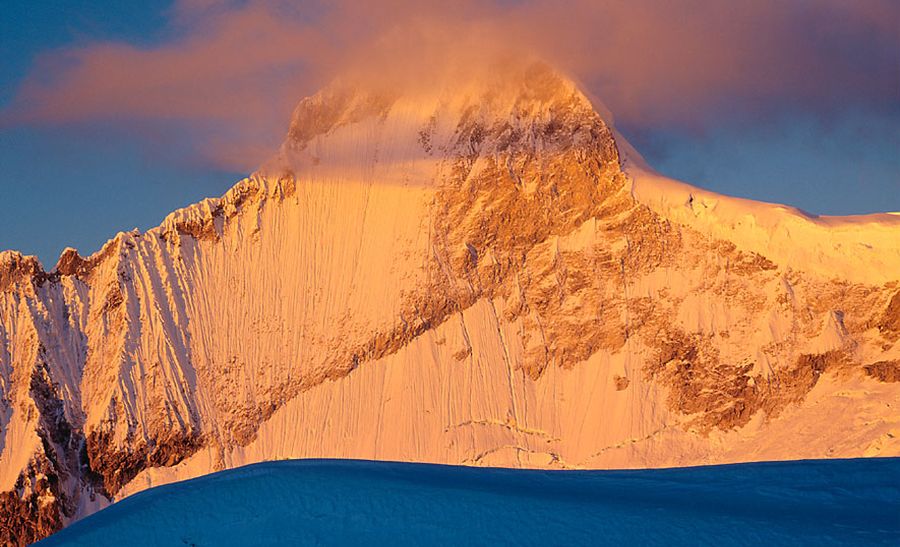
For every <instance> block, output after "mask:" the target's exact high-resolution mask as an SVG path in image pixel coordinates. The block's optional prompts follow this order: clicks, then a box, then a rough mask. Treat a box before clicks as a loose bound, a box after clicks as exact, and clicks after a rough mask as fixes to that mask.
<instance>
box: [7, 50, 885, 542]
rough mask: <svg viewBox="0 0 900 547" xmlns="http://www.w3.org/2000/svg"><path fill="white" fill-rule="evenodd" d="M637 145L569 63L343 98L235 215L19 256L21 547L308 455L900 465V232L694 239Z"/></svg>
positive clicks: (228, 204) (763, 218) (14, 404)
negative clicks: (136, 497)
mask: <svg viewBox="0 0 900 547" xmlns="http://www.w3.org/2000/svg"><path fill="white" fill-rule="evenodd" d="M621 151H625V155H624V156H623V155H622V154H621ZM629 153H630V152H629V149H628V147H627V143H624V141H622V140H621V139H620V138H617V137H616V135H615V134H614V132H613V131H612V129H611V128H610V127H609V125H608V124H607V123H606V122H605V121H604V118H603V117H602V116H601V115H599V114H597V112H596V111H595V109H594V108H593V106H592V104H591V102H590V101H589V100H588V99H587V98H586V97H585V96H584V95H583V94H582V93H581V92H580V91H579V90H578V89H577V87H576V86H575V85H573V84H572V83H571V82H570V81H568V80H566V79H565V78H563V77H561V76H560V75H558V74H557V73H555V72H554V71H553V70H551V69H549V68H548V67H546V66H544V65H539V64H538V65H523V66H521V67H517V68H514V69H510V70H508V71H505V72H499V73H498V74H496V75H495V76H494V77H492V78H486V79H482V80H464V81H461V82H449V83H447V82H445V83H443V84H441V85H440V86H436V87H435V88H433V89H427V90H426V89H416V90H405V89H389V88H387V89H377V90H373V89H359V88H356V87H354V86H352V85H348V84H347V83H346V82H344V83H341V82H338V83H335V84H334V85H333V86H331V87H329V88H327V89H325V90H323V91H322V92H321V93H319V94H318V95H316V96H314V97H311V98H308V99H305V100H303V101H302V102H301V103H300V105H299V106H298V107H297V109H296V111H295V113H294V116H293V119H292V123H291V126H290V130H289V133H288V136H287V138H286V141H285V143H284V145H283V146H282V148H281V149H280V150H279V151H278V153H277V154H276V155H275V157H273V158H272V160H271V161H269V162H268V163H267V164H266V165H265V166H264V167H263V168H262V169H261V170H260V171H259V172H258V173H256V174H254V175H253V176H251V177H249V178H247V179H245V180H243V181H241V182H239V183H238V184H237V185H236V186H235V187H234V188H232V189H231V190H230V191H229V192H228V193H227V194H226V195H225V196H223V197H221V198H217V199H208V200H205V201H203V202H201V203H199V204H196V205H194V206H191V207H188V208H186V209H183V210H180V211H176V212H174V213H172V214H171V215H169V216H168V217H167V218H166V219H165V220H164V221H163V223H162V224H161V225H160V226H159V227H158V228H154V229H152V230H150V231H148V232H147V233H144V234H141V233H137V232H132V233H122V234H119V235H118V236H116V238H114V239H113V240H111V241H110V242H109V243H107V245H105V246H104V248H103V249H102V250H100V251H99V252H97V253H95V254H94V255H92V256H90V257H88V258H83V257H81V256H79V255H78V253H77V252H75V251H74V250H71V249H68V250H67V251H66V252H64V253H63V256H61V257H60V261H59V264H58V265H57V267H56V268H55V270H54V271H53V272H51V273H45V272H44V271H43V269H42V268H41V267H40V264H38V263H37V261H36V260H35V259H33V258H28V257H23V256H22V255H20V254H18V253H10V252H7V253H3V254H2V255H0V379H2V383H0V389H2V393H0V395H2V398H0V424H2V427H3V430H2V435H0V447H2V452H0V480H2V483H0V491H5V492H6V494H5V495H4V497H3V498H2V500H0V501H2V504H3V505H2V506H0V511H2V512H3V514H4V515H10V518H9V522H13V523H14V524H13V525H11V526H10V527H8V529H9V530H12V532H7V534H12V535H11V536H10V535H8V536H5V537H3V538H2V539H4V540H6V541H13V542H16V541H18V542H22V541H26V540H29V539H33V538H35V537H39V536H41V535H45V534H46V533H47V532H48V531H50V530H53V529H56V528H58V527H59V526H61V525H62V524H63V523H65V522H68V521H69V520H71V519H72V518H75V517H76V516H78V515H83V514H86V513H89V512H91V511H93V510H95V509H96V508H97V507H99V506H102V505H103V504H105V503H108V501H107V500H108V499H115V498H118V497H122V496H124V495H127V494H128V493H131V492H134V491H136V490H139V489H142V488H145V487H147V486H150V485H154V484H159V483H161V482H167V481H171V480H178V479H182V478H189V477H192V476H197V475H200V474H204V473H208V472H210V471H212V470H217V469H222V468H225V467H230V466H234V465H240V464H243V463H251V462H254V461H261V460H265V459H271V458H276V457H279V458H280V457H322V456H329V457H355V458H380V459H404V460H413V461H430V462H440V463H467V464H473V465H486V464H489V465H501V466H523V467H636V466H661V465H672V464H680V465H691V464H698V463H704V462H715V461H746V460H751V459H758V458H769V459H780V458H799V457H833V456H857V455H879V454H881V455H891V454H897V453H900V443H898V441H897V439H898V438H900V431H898V424H900V414H898V410H897V408H896V400H898V398H900V383H898V382H897V379H898V378H900V345H898V344H897V341H898V339H900V284H898V281H897V279H896V278H897V276H896V272H897V271H900V270H898V269H897V268H894V269H891V268H890V267H889V266H891V265H892V264H894V262H892V261H893V260H894V258H893V255H892V254H891V252H892V251H890V249H892V248H894V247H892V245H895V243H893V242H895V241H897V240H900V237H898V236H900V230H898V229H897V228H896V227H895V226H894V225H893V224H891V223H890V222H879V223H878V224H877V225H876V224H873V223H871V222H869V221H866V222H854V221H845V222H843V223H842V224H841V225H840V226H836V227H835V226H831V225H829V224H828V223H822V222H818V223H813V224H814V225H815V229H814V230H808V231H805V232H802V234H803V237H802V238H800V239H798V240H797V241H796V245H797V246H800V247H802V249H800V250H797V251H796V252H791V251H790V249H791V246H790V245H791V241H792V239H791V237H792V235H791V234H794V233H801V231H799V230H795V229H794V228H793V225H790V226H789V227H788V228H785V227H784V226H785V224H784V223H781V224H779V222H780V221H779V222H774V223H773V220H772V219H773V218H775V219H776V220H777V218H780V217H777V218H776V217H773V216H772V215H770V214H769V213H766V212H765V211H770V210H771V208H767V207H768V206H762V205H755V204H748V205H746V206H744V205H742V202H737V201H727V206H725V205H723V206H720V207H718V208H713V210H714V211H716V213H715V214H717V215H720V216H713V215H710V214H707V215H705V216H703V215H693V216H688V215H687V214H686V213H685V211H684V210H683V209H684V207H685V205H684V204H681V205H678V199H680V198H678V197H677V196H678V192H681V190H676V191H669V190H668V189H667V188H668V187H667V186H666V185H665V184H663V183H662V182H659V183H657V182H656V181H655V179H654V180H649V182H648V179H647V178H642V177H643V175H639V174H635V172H634V171H631V170H630V163H629V161H630V160H629V159H628V158H630V157H631V156H629V155H628V154H629ZM623 157H624V158H625V160H624V165H625V169H624V170H623ZM654 184H655V185H656V186H654ZM654 188H656V189H657V190H658V191H657V190H654ZM673 192H674V193H673ZM698 195H699V194H698ZM666 196H672V197H666ZM704 199H705V198H704ZM725 201H726V200H725V198H723V203H724V202H725ZM691 203H692V202H691V201H690V199H689V203H688V205H687V207H688V208H690V205H691ZM742 207H743V208H742ZM792 214H793V213H792ZM754 215H758V217H759V220H758V221H756V222H751V221H750V220H748V219H751V220H752V219H753V218H755V217H754ZM697 218H699V219H700V220H697ZM792 218H793V217H792ZM716 219H720V220H722V223H723V225H724V226H725V227H724V228H723V227H721V226H719V224H718V223H717V222H718V220H716ZM735 219H737V220H739V221H740V222H738V221H736V220H735ZM714 221H715V222H714ZM810 222H812V221H810ZM773 226H774V228H773ZM838 232H840V234H843V233H847V234H851V235H849V236H844V235H840V234H839V233H838ZM760 234H762V236H760ZM766 234H768V235H766ZM766 237H768V238H769V239H766ZM848 238H849V239H848ZM853 242H865V243H867V244H868V245H870V246H871V249H870V250H868V251H865V250H854V251H853V252H850V250H847V253H846V255H844V254H842V253H843V252H844V251H843V250H842V249H849V248H850V243H853ZM852 249H856V247H852ZM874 267H878V268H879V271H878V273H867V274H865V275H862V274H857V273H854V268H857V269H858V268H863V269H867V268H874ZM892 272H893V273H892ZM848 409H850V411H848ZM793 434H798V435H802V436H803V438H804V442H784V439H790V438H791V435H793ZM772 439H781V440H780V441H779V442H777V443H775V442H773V441H772Z"/></svg>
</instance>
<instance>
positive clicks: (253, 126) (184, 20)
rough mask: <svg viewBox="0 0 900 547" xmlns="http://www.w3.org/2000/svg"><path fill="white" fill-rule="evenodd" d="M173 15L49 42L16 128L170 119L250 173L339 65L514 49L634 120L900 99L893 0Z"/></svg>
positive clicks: (234, 9) (391, 64) (361, 66)
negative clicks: (137, 36)
mask: <svg viewBox="0 0 900 547" xmlns="http://www.w3.org/2000/svg"><path fill="white" fill-rule="evenodd" d="M168 17H169V21H170V27H171V28H170V29H169V31H170V32H167V33H166V35H167V36H170V37H171V38H170V39H169V40H168V41H166V42H163V43H159V44H156V45H154V46H150V47H147V46H142V47H139V46H135V45H132V44H128V43H123V42H99V43H93V44H88V45H85V46H77V47H70V48H64V49H61V50H56V51H50V52H47V53H45V54H44V55H43V56H42V58H41V59H40V60H39V62H37V63H36V64H35V66H34V67H33V68H32V70H31V73H30V74H29V75H28V76H27V77H26V78H25V79H24V81H23V82H22V83H21V85H20V87H19V89H18V90H17V93H16V96H15V98H14V99H13V101H12V102H11V103H10V105H8V106H7V107H6V108H5V109H4V111H3V113H2V116H3V118H4V119H5V123H18V124H47V125H56V124H78V123H84V122H92V121H103V122H109V121H112V122H116V123H122V124H136V125H138V126H140V125H141V124H147V125H148V126H151V125H152V126H154V127H157V128H158V127H159V124H165V125H166V126H167V127H169V128H170V130H172V131H183V132H186V133H188V134H190V136H191V138H189V139H188V140H189V141H190V142H192V143H194V144H193V146H195V147H196V150H195V151H194V153H196V154H197V155H198V156H199V157H200V158H201V159H202V160H203V161H207V162H209V163H211V164H214V165H215V166H216V167H219V168H233V169H239V170H247V169H251V168H253V167H254V166H255V165H257V164H258V163H260V162H261V161H262V160H264V159H265V154H267V153H268V151H270V150H272V149H274V147H275V146H276V145H277V143H278V142H279V141H280V139H281V137H282V135H283V133H284V131H285V130H286V126H287V123H288V116H289V113H290V111H291V109H292V108H293V106H294V104H296V102H297V101H298V100H299V99H300V98H301V97H302V96H304V95H307V94H309V93H311V92H314V91H315V89H316V88H317V87H318V86H320V85H322V84H323V83H325V82H327V81H328V79H330V78H332V77H334V76H335V75H337V74H340V73H344V72H347V71H351V72H352V73H356V74H359V75H365V77H367V78H370V79H372V80H374V81H378V80H379V79H381V80H397V79H402V78H406V79H407V80H409V81H419V82H427V81H428V78H430V77H433V76H434V74H435V67H442V66H445V65H447V64H456V65H457V66H469V65H472V66H475V65H478V63H480V62H481V61H482V60H484V59H487V58H497V57H498V56H503V55H510V54H515V53H517V52H526V53H531V54H537V55H540V56H542V57H545V58H547V59H548V60H550V61H551V62H553V63H556V64H558V65H559V66H560V67H561V68H563V69H564V70H566V71H567V72H569V73H571V74H573V75H574V76H575V77H577V78H578V79H579V80H580V81H582V82H583V83H584V84H585V85H586V86H587V87H588V88H589V91H591V92H592V93H594V94H595V95H596V96H598V97H600V98H601V99H602V100H603V101H604V102H605V103H606V105H607V106H609V107H610V109H611V110H612V111H613V112H614V113H615V115H616V119H617V123H618V124H619V125H620V126H625V127H630V128H633V129H634V130H635V131H641V130H646V129H647V128H652V127H655V126H659V125H676V126H683V127H695V128H698V129H702V128H704V127H705V126H708V125H709V124H710V123H714V122H715V120H716V118H717V117H719V116H743V117H745V118H747V119H750V120H752V119H755V118H758V117H760V116H761V115H768V114H771V113H773V112H777V111H778V110H779V109H785V108H802V109H805V110H809V111H815V112H819V113H822V114H825V115H827V114H828V113H829V112H833V111H835V110H840V109H842V108H849V107H854V108H855V107H863V108H874V109H879V108H896V107H897V105H898V100H900V99H898V98H900V31H898V28H900V7H898V4H896V3H895V2H893V1H892V0H856V1H854V2H844V1H841V0H820V1H818V2H807V1H804V0H792V1H791V0H784V1H775V0H760V1H757V2H752V3H751V2H741V3H735V2H709V1H700V0H681V1H666V0H651V1H647V0H644V1H641V0H630V1H626V0H608V1H598V0H573V1H570V2H558V1H550V0H532V1H524V0H519V1H511V0H496V1H494V2H477V1H470V0H462V1H460V2H453V3H447V2H440V3H439V2H426V1H419V2H410V1H406V0H380V1H373V2H350V1H346V0H344V1H338V2H301V3H293V2H287V1H282V0H249V1H227V0H226V1H223V0H182V1H180V2H178V3H176V4H175V6H174V7H173V8H172V9H171V10H170V12H169V13H168ZM179 142H183V139H181V140H179Z"/></svg>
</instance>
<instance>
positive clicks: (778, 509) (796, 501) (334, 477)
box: [39, 459, 900, 547]
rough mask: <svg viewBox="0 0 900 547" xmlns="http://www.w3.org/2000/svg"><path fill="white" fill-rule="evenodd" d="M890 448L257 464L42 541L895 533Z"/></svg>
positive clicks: (701, 539) (817, 537)
mask: <svg viewBox="0 0 900 547" xmlns="http://www.w3.org/2000/svg"><path fill="white" fill-rule="evenodd" d="M898 541H900V459H870V460H862V459H857V460H831V461H823V460H816V461H800V462H778V463H762V464H739V465H727V466H716V467H697V468H683V469H658V470H637V471H565V472H552V471H550V472H548V471H526V470H510V469H497V468H480V469H476V468H467V467H452V466H439V465H426V464H406V463H390V462H363V461H348V460H299V461H281V462H271V463H264V464H256V465H252V466H248V467H242V468H239V469H233V470H229V471H223V472H221V473H216V474H214V475H210V476H205V477H202V478H199V479H194V480H190V481H186V482H180V483H177V484H171V485H166V486H160V487H157V488H153V489H151V490H148V491H146V492H141V493H139V494H136V495H134V496H132V497H129V498H127V499H125V500H123V501H121V502H119V503H117V504H115V505H113V506H112V507H109V508H108V509H105V510H103V511H101V512H99V513H97V514H95V515H93V516H91V517H88V518H87V519H84V520H82V521H80V522H77V523H75V524H73V525H72V526H71V527H69V528H68V529H66V530H63V531H62V532H60V533H58V534H57V535H54V536H51V537H50V538H49V539H47V540H46V541H44V542H42V543H40V544H39V545H41V546H42V547H43V546H45V545H46V546H47V547H50V546H52V545H72V546H75V545H84V546H91V547H94V546H96V547H100V546H104V545H110V546H113V545H135V546H139V545H140V546H144V545H146V546H156V545H158V546H163V545H194V546H197V547H203V546H210V545H323V544H327V545H361V544H366V545H723V544H727V545H864V544H873V545H878V544H884V545H890V544H893V545H896V544H897V542H898Z"/></svg>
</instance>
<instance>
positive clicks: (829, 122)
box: [0, 0, 900, 269]
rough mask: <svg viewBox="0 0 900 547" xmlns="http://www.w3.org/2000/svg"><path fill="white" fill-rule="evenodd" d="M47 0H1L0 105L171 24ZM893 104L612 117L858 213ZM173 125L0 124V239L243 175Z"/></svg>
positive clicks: (66, 241)
mask: <svg viewBox="0 0 900 547" xmlns="http://www.w3.org/2000/svg"><path fill="white" fill-rule="evenodd" d="M52 4H53V5H52V6H51V3H49V2H25V1H23V0H6V1H5V2H4V8H3V9H2V10H0V110H2V109H4V108H5V107H8V106H9V104H10V102H11V100H12V98H13V97H14V95H15V93H16V89H17V88H18V85H19V84H20V83H21V81H22V79H23V78H24V77H25V76H26V75H27V74H28V73H29V70H30V69H31V68H32V67H33V66H34V64H35V62H37V61H38V60H39V59H40V56H41V54H43V53H45V52H47V51H49V50H52V49H54V48H59V47H68V46H72V45H78V44H80V43H87V42H98V41H105V40H119V41H127V42H128V43H132V44H136V45H153V44H157V43H163V42H165V41H166V40H167V39H168V38H170V37H169V36H168V35H167V33H168V32H170V31H169V30H167V28H168V27H167V25H166V21H167V13H168V10H170V9H171V6H170V2H159V3H155V4H153V3H141V2H121V3H114V4H109V3H105V2H92V1H86V0H69V1H63V2H59V3H52ZM299 99H300V97H298V100H299ZM896 106H897V107H896V108H893V109H891V108H887V109H885V108H878V109H873V110H866V109H865V108H859V107H858V106H852V107H851V106H848V108H847V109H846V111H844V112H839V113H837V114H832V115H830V116H829V117H827V118H823V117H822V116H821V115H817V114H813V113H810V112H806V111H805V110H804V109H803V108H802V105H798V107H797V108H796V109H795V110H792V109H790V108H788V109H784V108H782V109H781V110H780V111H779V112H777V113H773V115H772V116H770V117H760V118H756V119H750V120H747V119H743V120H741V119H736V118H734V117H731V116H728V115H727V114H724V115H722V116H721V118H720V119H719V120H714V121H713V123H707V124H706V125H705V127H704V128H703V130H698V129H696V128H685V127H680V126H676V125H673V126H671V127H665V126H663V127H654V128H646V127H630V126H629V125H628V123H627V121H624V122H623V121H622V120H619V124H618V128H619V130H620V131H622V132H623V133H624V134H625V135H626V137H628V138H629V139H630V140H631V141H632V143H633V144H634V145H635V147H636V148H638V150H640V151H641V152H642V153H643V154H644V156H645V157H646V158H647V160H648V161H649V163H650V164H651V165H653V166H654V167H656V168H657V169H658V170H660V171H662V172H663V173H665V174H667V175H670V176H673V177H676V178H680V179H682V180H686V181H689V182H691V183H693V184H697V185H699V186H703V187H706V188H709V189H711V190H714V191H718V192H722V193H726V194H731V195H737V196H742V197H749V198H754V199H761V200H765V201H772V202H781V203H788V204H790V205H794V206H797V207H800V208H801V209H804V210H807V211H809V212H812V213H817V214H860V213H870V212H877V211H889V210H890V211H897V210H900V90H898V101H897V105H896ZM285 122H287V120H285ZM181 138H183V137H182V136H181V135H180V134H179V132H178V128H177V127H176V126H175V125H172V126H166V125H165V124H162V125H160V127H159V128H158V134H157V136H156V139H157V141H158V144H159V145H158V146H155V145H154V139H153V138H149V139H148V136H147V131H146V128H143V130H142V131H141V133H140V134H138V133H137V132H136V131H133V130H130V129H128V127H127V126H125V125H118V126H117V125H116V124H114V123H109V122H107V123H105V124H101V123H78V124H70V125H68V126H62V127H59V126H56V127H54V126H47V125H34V126H30V125H25V126H22V125H18V126H0V249H9V248H12V249H19V250H21V251H23V252H24V253H26V254H36V255H38V256H39V257H40V259H41V260H42V262H43V263H44V266H45V267H46V268H48V269H49V268H52V267H53V265H54V264H55V261H56V258H57V256H58V255H59V253H60V251H61V250H62V249H63V248H64V247H66V246H73V247H76V248H78V249H79V250H80V251H81V252H82V254H84V255H87V254H90V253H92V252H94V251H96V250H97V249H98V248H99V247H100V246H101V245H102V244H103V242H105V241H106V240H107V239H109V238H111V237H112V236H114V235H115V233H116V232H118V231H122V230H130V229H132V228H135V227H137V228H139V229H141V230H145V229H148V228H150V227H153V226H155V225H156V224H158V223H159V222H160V221H161V220H162V218H164V217H165V215H166V214H168V213H169V212H170V211H172V210H174V209H176V208H178V207H183V206H185V205H188V204H189V203H192V202H195V201H197V200H199V199H202V198H203V197H207V196H214V195H220V194H222V193H223V192H224V191H225V190H227V189H228V188H229V187H230V186H231V185H232V184H233V183H234V182H235V181H236V180H238V179H239V178H241V177H242V176H243V174H242V173H236V172H229V171H223V170H217V169H215V168H211V167H209V165H205V164H203V163H202V162H199V161H194V160H195V158H192V157H191V154H190V143H189V142H184V145H183V146H176V145H173V143H175V144H178V143H179V139H181ZM179 150H182V151H183V152H179Z"/></svg>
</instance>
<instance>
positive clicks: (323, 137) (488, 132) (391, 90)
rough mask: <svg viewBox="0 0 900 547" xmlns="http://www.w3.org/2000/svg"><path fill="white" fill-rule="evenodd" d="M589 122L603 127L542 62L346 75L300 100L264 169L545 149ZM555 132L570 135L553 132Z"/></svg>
mask: <svg viewBox="0 0 900 547" xmlns="http://www.w3.org/2000/svg"><path fill="white" fill-rule="evenodd" d="M432 74H433V73H432ZM589 127H594V128H595V129H597V130H599V131H601V132H608V131H609V128H608V127H607V124H606V122H605V120H604V119H603V117H601V116H600V115H599V114H598V113H597V111H596V110H595V108H594V106H593V104H592V103H591V101H590V100H589V99H588V98H587V96H586V95H585V94H584V93H582V91H581V90H580V89H579V88H578V86H577V85H576V84H575V83H574V82H573V81H572V80H571V79H570V78H568V77H566V76H564V75H563V74H562V73H561V72H559V71H557V70H555V69H554V68H552V67H551V66H550V65H549V64H547V63H545V62H542V61H534V60H530V61H516V62H512V61H510V62H506V63H502V64H498V65H495V66H494V67H492V68H491V69H489V70H471V69H469V70H458V69H457V70H452V69H448V70H447V71H446V72H442V73H440V74H439V75H437V76H434V75H433V76H432V79H431V80H430V81H428V82H424V81H406V82H405V83H400V84H398V83H391V84H386V83H383V82H380V81H372V80H371V79H363V78H360V77H358V76H354V75H348V76H345V77H343V78H340V79H337V80H335V81H334V82H332V83H331V84H330V85H328V86H326V87H325V88H324V89H323V90H321V91H320V92H319V93H317V94H315V95H313V96H311V97H307V98H305V99H303V100H301V101H300V103H299V104H298V105H297V107H296V108H295V110H294V112H293V115H292V117H291V123H290V126H289V129H288V134H287V137H286V139H285V142H284V144H283V145H282V147H281V149H280V151H279V153H278V154H277V155H276V157H275V158H273V159H272V160H270V161H269V162H268V163H267V164H266V166H265V167H264V168H263V171H264V172H270V173H271V172H273V171H290V172H296V171H308V170H310V169H319V170H321V169H326V168H328V166H329V164H334V163H338V164H340V167H341V168H345V167H347V165H346V164H347V162H348V161H353V162H355V161H358V160H359V159H360V158H361V157H364V159H365V160H366V161H373V162H380V163H384V162H394V161H405V162H409V163H412V162H427V161H440V160H442V159H447V158H448V157H451V156H457V155H459V154H461V153H462V154H466V155H471V154H477V153H488V154H496V153H502V152H505V151H509V150H511V149H512V148H513V147H517V146H518V147H519V148H521V149H525V148H527V149H532V148H533V149H535V150H543V151H549V150H551V149H553V148H554V147H556V148H558V147H561V146H563V147H564V146H571V145H573V144H577V143H576V141H578V139H577V138H574V137H577V135H576V134H577V133H579V132H580V131H581V130H583V129H586V128H589ZM562 133H567V134H568V137H572V138H563V139H559V137H560V136H561V134H562ZM358 146H365V147H368V148H369V150H368V151H367V154H364V155H363V156H360V154H359V152H360V150H358V148H356V147H358ZM348 147H349V148H348ZM326 148H328V149H330V150H329V151H328V152H329V153H330V154H332V156H330V157H328V158H326V157H323V154H322V152H323V150H324V149H326ZM350 149H352V154H345V152H350ZM348 156H349V157H348Z"/></svg>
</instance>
